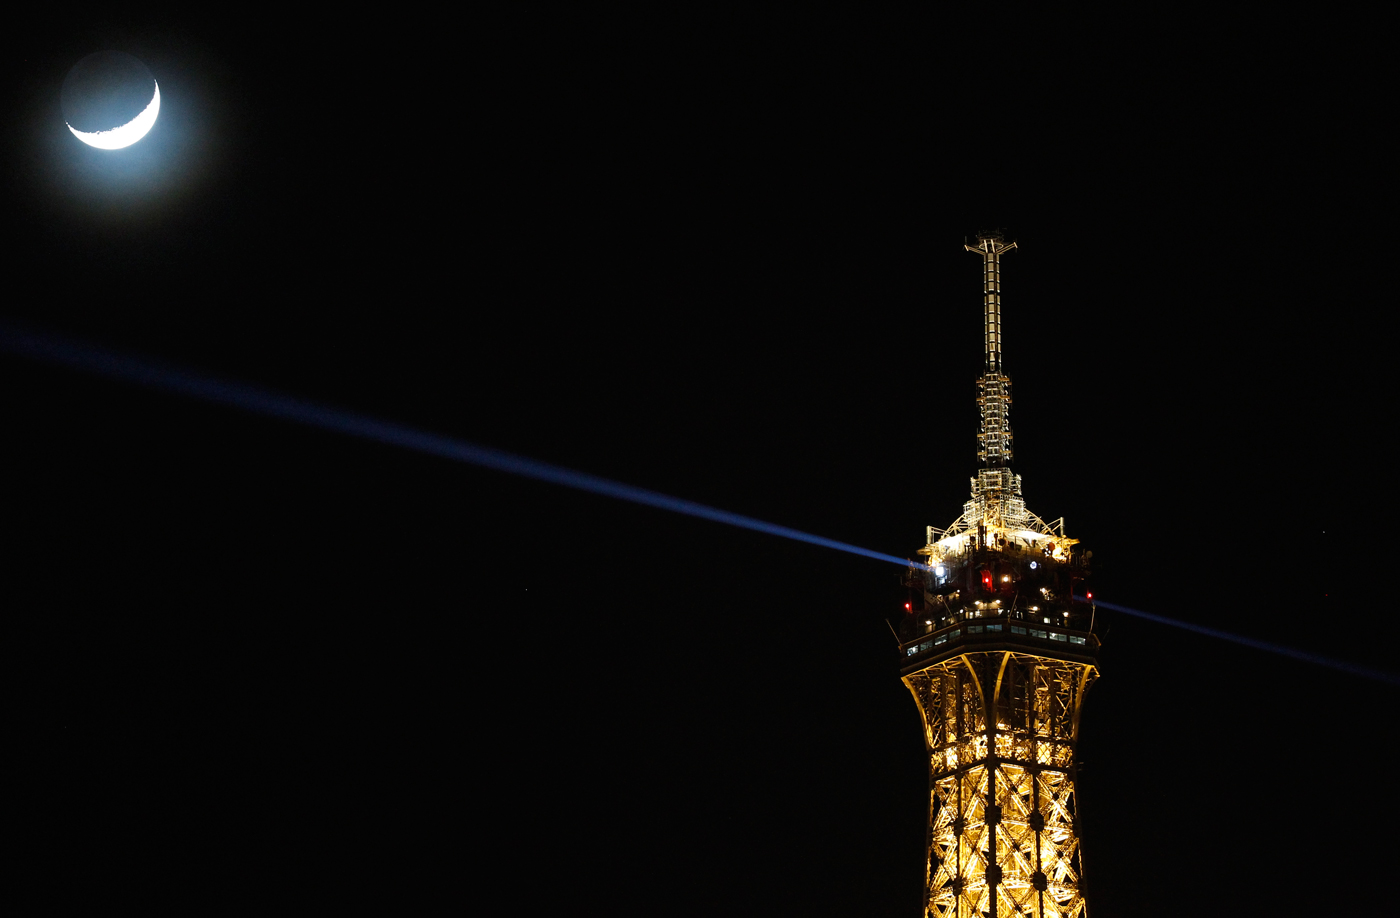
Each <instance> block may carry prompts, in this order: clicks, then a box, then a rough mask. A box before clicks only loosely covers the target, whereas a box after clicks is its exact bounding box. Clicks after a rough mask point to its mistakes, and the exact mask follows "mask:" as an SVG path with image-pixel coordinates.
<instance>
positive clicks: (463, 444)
mask: <svg viewBox="0 0 1400 918" xmlns="http://www.w3.org/2000/svg"><path fill="white" fill-rule="evenodd" d="M0 350H3V351H5V352H8V353H10V354H13V355H15V356H19V357H26V358H29V359H32V360H37V361H40V362H42V363H47V364H52V365H57V366H61V367H66V368H68V369H72V370H78V371H80V372H83V373H90V374H94V375H97V376H102V377H106V378H108V379H115V380H119V381H122V382H128V383H135V384H137V385H141V386H145V387H147V388H150V389H156V390H159V391H163V392H170V393H174V394H177V395H183V396H187V397H190V398H195V399H199V400H201V401H205V402H210V403H212V404H216V405H226V406H229V407H233V408H238V409H241V410H244V411H249V412H252V413H254V414H260V415H265V416H268V417H274V418H281V419H283V420H288V421H294V422H296V423H299V424H305V425H307V426H308V427H315V428H319V429H321V430H328V431H332V432H335V433H342V434H348V435H350V436H353V437H360V438H362V439H366V440H371V441H374V442H377V443H384V444H388V445H390V446H398V447H402V448H404V449H410V450H413V451H415V452H419V453H424V454H427V455H430V456H439V457H442V458H444V459H451V460H453V461H456V462H464V463H467V464H469V465H475V466H479V467H481V468H486V469H491V470H493V471H497V472H505V473H506V474H509V475H519V476H521V477H523V478H531V479H534V480H536V481H543V482H547V483H549V484H555V485H561V486H563V487H566V488H574V489H576V490H579V491H587V492H589V493H592V494H601V495H602V496H604V497H612V498H616V499H617V500H625V501H628V502H629V503H634V504H641V505H642V506H645V507H655V508H656V509H658V510H668V511H670V512H672V513H680V514H684V515H685V516H692V517H696V518H697V519H702V520H710V521H712V522H716V523H724V524H726V525H729V526H737V527H739V528H740V529H750V530H753V531H754V532H762V533H766V534H768V535H773V536H778V537H779V538H783V539H792V540H793V541H796V542H805V543H807V544H809V545H817V546H820V547H822V548H830V549H834V550H836V551H843V552H846V553H847V554H852V555H858V556H860V557H862V558H873V559H874V560H876V561H885V562H888V563H890V564H898V565H899V566H900V567H909V566H910V565H911V564H913V566H915V567H926V565H923V564H919V563H917V562H911V561H909V559H907V558H900V557H897V556H895V555H887V554H885V553H883V552H878V551H872V550H870V549H868V548H861V547H860V546H859V545H851V544H850V543H848V542H840V541H837V540H836V539H828V538H826V537H824V536H819V535H813V534H811V533H809V532H803V531H801V530H800V529H793V528H791V527H789V526H779V525H777V524H776V523H769V522H765V521H763V520H759V519H755V518H753V517H751V516H744V515H743V514H739V513H731V512H730V511H728V510H720V509H718V508H717V507H709V506H706V505H705V504H700V503H696V502H695V501H691V500H684V499H682V498H679V497H671V496H670V495H668V494H659V493H657V492H656V491H648V490H647V489H645V488H638V487H636V486H634V485H629V484H623V483H622V482H619V481H613V480H611V479H609V478H603V477H601V476H598V475H591V474H589V473H587V472H579V471H575V470H573V469H567V468H564V467H563V466H558V465H552V464H550V463H548V462H541V461H539V460H537V459H529V458H526V457H524V456H517V455H515V454H513V453H508V452H505V451H503V450H498V449H492V448H490V447H487V446H478V445H476V444H474V443H469V442H467V441H465V440H458V439H455V438H452V437H445V436H442V435H440V434H433V433H428V432H426V431H422V430H416V429H414V428H412V427H407V426H405V425H403V424H395V423H391V422H389V421H381V420H377V419H375V418H370V417H366V416H364V415H359V414H355V413H354V412H350V411H345V410H343V409H339V408H332V407H330V406H327V405H320V404H317V403H315V402H309V401H306V400H304V399H298V398H294V397H292V396H289V395H286V394H284V393H281V392H276V391H273V390H271V389H264V388H261V387H259V386H252V385H249V384H247V383H239V382H232V381H229V380H221V379H217V378H215V377H212V376H204V375H201V374H198V373H192V372H190V371H187V370H179V369H175V368H173V367H168V366H163V365H161V364H158V363H155V362H152V361H149V360H143V359H139V358H136V357H131V356H128V355H124V354H119V353H117V352H115V351H111V350H107V349H105V348H100V347H97V346H95V345H89V344H82V343H79V342H76V341H70V340H67V339H63V338H59V337H56V336H54V335H48V334H42V333H39V332H34V331H28V330H22V329H17V328H14V327H11V326H8V325H4V324H0ZM1094 602H1095V603H1096V604H1097V605H1100V606H1103V607H1104V608H1105V609H1110V610H1112V611H1114V612H1121V613H1123V614H1124V615H1132V616H1135V617H1137V618H1143V619H1147V620H1148V621H1152V622H1157V623H1158V624H1162V625H1170V626H1171V627H1173V628H1182V629H1185V630H1187V631H1194V632H1196V633H1197V634H1204V635H1206V636H1208V637H1213V638H1219V639H1220V640H1224V641H1231V642H1233V643H1236V644H1243V645H1244V646H1246V647H1252V648H1254V649H1256V650H1263V651H1267V652H1269V653H1276V654H1279V655H1281V656H1285V657H1291V658H1293V659H1295V660H1303V661H1306V662H1308V663H1314V664H1317V665H1319V666H1325V667H1328V668H1330V669H1336V670H1340V671H1341V672H1345V673H1350V674H1352V675H1355V676H1361V677H1362V678H1365V679H1373V680H1376V681H1378V682H1385V683H1387V684H1390V685H1400V676H1398V675H1396V674H1394V673H1390V672H1386V671H1385V670H1380V669H1373V668H1371V667H1367V666H1361V665H1359V664H1356V663H1348V662H1346V661H1344V660H1334V659H1332V658H1330V657H1324V656H1322V655H1320V654H1315V653H1309V652H1308V651H1304V650H1297V649H1295V648H1292V647H1285V646H1284V645H1282V644H1273V643H1270V642H1268V641H1261V640H1258V639H1257V638H1251V637H1245V636H1243V635H1239V634H1231V633H1229V632H1228V631H1221V630H1220V629H1218V628H1210V627H1207V626H1205V625H1197V624H1193V623H1191V622H1184V621H1180V620H1178V619H1174V618H1167V617H1166V616H1164V615H1154V614H1153V613H1151V612H1143V611H1141V610H1139V609H1130V608H1128V607H1127V606H1119V605H1114V604H1113V603H1107V602H1103V601H1102V600H1094Z"/></svg>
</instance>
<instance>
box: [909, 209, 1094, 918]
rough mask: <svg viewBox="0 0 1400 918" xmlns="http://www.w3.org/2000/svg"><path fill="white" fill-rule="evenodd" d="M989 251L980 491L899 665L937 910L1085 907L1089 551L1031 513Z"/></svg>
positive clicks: (988, 247) (920, 597)
mask: <svg viewBox="0 0 1400 918" xmlns="http://www.w3.org/2000/svg"><path fill="white" fill-rule="evenodd" d="M965 248H966V249H967V250H968V251H970V252H975V253H977V254H978V255H980V256H981V258H982V272H983V289H984V296H983V309H984V340H985V347H986V368H985V370H984V372H983V374H982V378H981V379H980V380H978V383H977V385H978V397H977V403H978V405H979V406H980V408H981V415H982V422H981V430H980V431H979V432H978V435H977V440H978V458H979V459H980V461H981V467H980V468H979V469H978V471H977V477H975V478H973V479H972V497H971V499H970V500H968V501H967V502H966V503H965V504H963V513H962V515H961V516H960V517H958V518H957V519H956V520H955V521H954V522H953V523H952V525H950V526H949V527H948V528H947V529H937V528H935V527H933V526H930V527H928V540H927V544H926V545H925V546H924V547H923V548H921V549H919V554H921V555H923V556H924V559H925V562H924V563H921V564H914V565H911V566H910V569H909V571H908V575H907V577H906V581H905V583H906V586H908V587H909V601H908V603H907V604H906V605H905V611H904V615H903V617H902V620H901V622H900V627H899V629H898V634H899V638H900V662H901V668H900V675H901V676H902V677H903V679H904V684H905V685H907V686H908V687H909V691H910V692H911V693H912V694H913V696H914V701H915V703H917V704H918V706H919V713H920V714H921V715H922V717H923V727H924V741H925V744H926V746H927V749H928V757H929V820H928V836H927V842H928V860H927V864H926V872H925V880H924V882H925V887H924V914H925V916H926V918H984V916H987V918H993V916H997V918H1006V916H1035V918H1087V916H1088V910H1087V906H1086V905H1085V901H1084V892H1083V874H1084V866H1083V861H1082V858H1081V853H1080V841H1079V840H1080V832H1079V822H1078V819H1077V816H1076V810H1077V807H1076V802H1075V745H1076V743H1077V741H1078V738H1079V716H1080V712H1081V710H1082V707H1083V702H1084V695H1085V693H1086V692H1087V691H1088V689H1089V686H1090V685H1091V684H1093V682H1094V679H1095V678H1096V677H1097V675H1098V668H1097V662H1098V652H1099V641H1098V638H1096V637H1095V636H1094V634H1093V620H1094V608H1093V605H1092V602H1091V598H1092V594H1089V593H1087V590H1086V589H1085V578H1086V577H1087V575H1088V560H1089V557H1090V553H1088V552H1084V551H1083V550H1082V549H1081V547H1080V545H1079V543H1078V541H1077V540H1075V539H1071V538H1068V537H1067V536H1066V535H1065V525H1064V519H1063V518H1061V519H1059V520H1056V521H1055V522H1053V523H1046V522H1045V521H1044V520H1042V519H1041V518H1040V517H1038V516H1036V515H1035V514H1034V513H1032V512H1030V511H1029V510H1027V509H1026V502H1025V500H1024V499H1023V498H1022V496H1021V476H1020V475H1017V474H1015V473H1013V472H1012V471H1011V468H1010V463H1011V456H1012V439H1011V427H1010V423H1009V411H1010V407H1011V380H1010V378H1009V377H1008V376H1007V375H1006V374H1005V373H1004V372H1003V370H1002V364H1001V256H1002V255H1004V254H1006V253H1007V252H1009V251H1011V250H1012V249H1014V248H1016V243H1015V242H1007V241H1006V240H1005V238H1004V237H1003V236H1002V235H1001V234H999V233H984V234H980V235H979V236H978V237H977V244H976V245H975V246H974V245H968V246H965Z"/></svg>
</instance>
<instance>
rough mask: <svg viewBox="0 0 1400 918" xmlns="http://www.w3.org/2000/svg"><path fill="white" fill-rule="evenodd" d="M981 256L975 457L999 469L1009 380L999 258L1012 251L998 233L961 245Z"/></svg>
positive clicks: (1004, 458) (1006, 433)
mask: <svg viewBox="0 0 1400 918" xmlns="http://www.w3.org/2000/svg"><path fill="white" fill-rule="evenodd" d="M963 248H965V249H967V250H968V251H969V252H976V253H978V254H979V255H981V256H982V327H983V333H982V337H983V341H984V347H985V349H986V354H987V365H986V368H985V369H984V370H983V372H982V378H981V379H979V380H978V381H977V390H978V394H977V405H978V407H979V408H980V409H981V412H982V426H981V429H980V430H979V431H978V432H977V457H978V458H979V459H981V460H982V467H983V468H988V469H999V468H1003V467H1004V466H1006V465H1008V464H1009V463H1010V462H1011V419H1010V412H1011V378H1010V377H1008V376H1007V375H1006V374H1005V373H1003V372H1002V368H1001V256H1002V253H1003V252H1009V251H1011V250H1012V249H1014V248H1016V243H1014V242H1007V241H1006V240H1005V239H1004V238H1003V237H1002V235H1001V234H1000V233H980V234H978V236H977V245H975V246H973V245H964V246H963Z"/></svg>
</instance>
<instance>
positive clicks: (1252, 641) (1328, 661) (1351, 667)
mask: <svg viewBox="0 0 1400 918" xmlns="http://www.w3.org/2000/svg"><path fill="white" fill-rule="evenodd" d="M1075 598H1076V599H1083V597H1075ZM1086 601H1087V600H1086ZM1093 603H1094V604H1095V605H1097V606H1102V607H1103V608H1105V609H1109V610H1112V611H1114V612H1122V613H1123V614H1124V615H1131V616H1134V617H1135V618H1145V619H1147V620H1148V621H1150V622H1157V623H1158V624H1159V625H1170V626H1172V627H1173V628H1182V629H1185V630H1186V631H1194V632H1196V633H1197V634H1204V635H1206V636H1208V637H1213V638H1219V639H1220V640H1222V641H1232V642H1234V643H1236V644H1243V645H1244V646H1246V647H1253V648H1254V649H1255V650H1263V651H1266V652H1268V653H1276V654H1279V655H1281V656H1285V657H1292V658H1293V659H1295V660H1303V661H1304V662H1307V663H1315V664H1317V665H1318V666H1326V667H1327V668H1329V669H1336V670H1340V671H1341V672H1344V673H1350V674H1352V675H1353V676H1361V677H1362V678H1363V679H1374V680H1375V681H1377V682H1385V683H1387V684H1389V685H1400V675H1396V674H1395V673H1392V672H1387V671H1386V670H1383V669H1373V668H1372V667H1369V666H1362V665H1360V664H1358V663H1348V662H1347V661H1345V660H1334V659H1332V658H1331V657H1324V656H1322V655H1321V654H1316V653H1310V652H1309V651H1306V650H1298V649H1297V648H1294V647H1287V646H1284V645H1283V644H1274V643H1272V642H1270V641H1261V640H1259V639H1258V638H1252V637H1245V636H1244V635H1242V634H1231V633H1230V632H1228V631H1221V630H1220V629H1219V628H1211V627H1209V626H1207V625H1197V624H1194V623H1193V622H1183V621H1180V620H1179V619H1175V618H1167V617H1166V616H1165V615H1154V614H1153V613H1151V612H1143V611H1142V610H1141V609H1130V608H1128V607H1127V606H1118V605H1114V604H1113V603H1111V602H1103V601H1102V600H1099V599H1095V600H1093Z"/></svg>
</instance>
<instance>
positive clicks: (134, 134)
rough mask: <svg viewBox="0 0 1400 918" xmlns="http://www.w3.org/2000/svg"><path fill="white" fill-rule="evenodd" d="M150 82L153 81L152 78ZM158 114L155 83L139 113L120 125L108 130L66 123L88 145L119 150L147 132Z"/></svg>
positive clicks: (157, 95) (158, 87)
mask: <svg viewBox="0 0 1400 918" xmlns="http://www.w3.org/2000/svg"><path fill="white" fill-rule="evenodd" d="M152 82H155V81H154V80H152ZM158 114H160V85H159V84H156V94H155V95H154V96H152V97H151V102H150V104H149V105H147V106H146V107H145V108H144V109H142V110H141V114H139V115H137V116H136V117H135V118H132V119H131V120H130V121H128V122H127V123H126V124H123V125H122V126H121V127H115V128H112V129H111V130H110V131H93V132H92V133H90V134H89V133H87V132H85V131H79V130H75V129H74V127H73V125H71V124H68V122H66V121H65V122H63V123H64V124H67V125H68V130H70V131H72V132H73V136H74V137H76V138H78V139H79V140H81V141H82V142H83V143H85V144H87V145H88V146H90V147H97V149H99V150H120V149H121V148H122V147H129V146H131V145H132V144H133V143H135V142H136V141H138V140H140V139H141V138H142V137H145V136H146V132H148V131H149V130H150V129H151V128H152V127H153V126H154V125H155V123H156V115H158Z"/></svg>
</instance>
